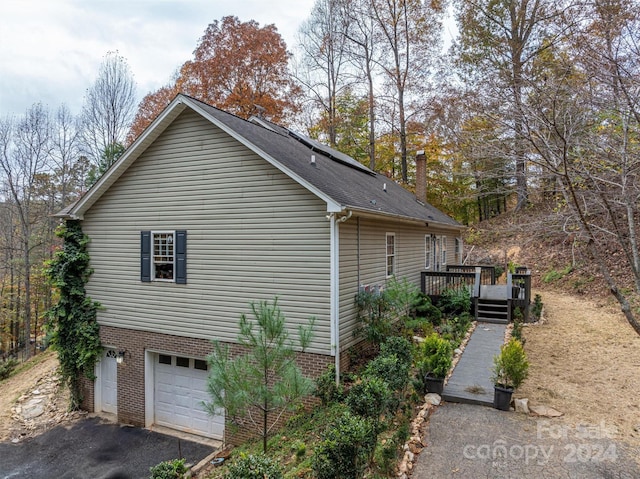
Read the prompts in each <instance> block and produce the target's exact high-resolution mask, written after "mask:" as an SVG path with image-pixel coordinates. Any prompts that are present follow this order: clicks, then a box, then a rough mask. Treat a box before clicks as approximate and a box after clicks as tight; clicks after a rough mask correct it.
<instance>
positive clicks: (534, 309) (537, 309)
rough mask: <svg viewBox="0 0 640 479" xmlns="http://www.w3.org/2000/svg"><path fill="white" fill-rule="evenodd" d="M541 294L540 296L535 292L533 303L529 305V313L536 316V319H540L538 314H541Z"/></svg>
mask: <svg viewBox="0 0 640 479" xmlns="http://www.w3.org/2000/svg"><path fill="white" fill-rule="evenodd" d="M542 307H543V304H542V296H540V295H539V294H536V295H535V297H534V298H533V305H532V306H531V314H532V315H533V316H534V317H535V318H536V319H540V316H541V315H542Z"/></svg>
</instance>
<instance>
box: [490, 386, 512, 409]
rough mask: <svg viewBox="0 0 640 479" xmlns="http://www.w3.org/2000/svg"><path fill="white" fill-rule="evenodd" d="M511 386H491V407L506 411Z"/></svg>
mask: <svg viewBox="0 0 640 479" xmlns="http://www.w3.org/2000/svg"><path fill="white" fill-rule="evenodd" d="M512 394H513V389H512V388H503V387H501V386H494V387H493V407H494V408H496V409H499V410H500V411H508V410H509V408H510V407H511V395H512Z"/></svg>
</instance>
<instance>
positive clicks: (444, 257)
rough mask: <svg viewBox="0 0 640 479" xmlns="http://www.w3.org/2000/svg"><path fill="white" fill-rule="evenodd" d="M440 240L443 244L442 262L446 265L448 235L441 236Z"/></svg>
mask: <svg viewBox="0 0 640 479" xmlns="http://www.w3.org/2000/svg"><path fill="white" fill-rule="evenodd" d="M440 241H441V244H442V259H441V262H442V263H441V264H442V266H443V267H444V266H445V265H446V264H447V237H446V236H441V237H440Z"/></svg>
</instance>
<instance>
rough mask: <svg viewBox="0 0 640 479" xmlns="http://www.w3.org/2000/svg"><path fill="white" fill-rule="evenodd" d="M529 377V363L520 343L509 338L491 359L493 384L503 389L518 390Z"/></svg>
mask: <svg viewBox="0 0 640 479" xmlns="http://www.w3.org/2000/svg"><path fill="white" fill-rule="evenodd" d="M528 375H529V362H528V361H527V356H526V354H525V352H524V348H523V347H522V343H520V341H518V340H517V339H515V338H511V339H510V340H509V342H508V343H507V344H504V345H503V346H502V348H500V354H497V355H495V356H494V357H493V376H492V380H493V383H494V384H495V385H497V386H501V387H504V388H513V389H518V387H519V386H520V385H521V384H522V382H523V381H524V380H525V379H527V376H528Z"/></svg>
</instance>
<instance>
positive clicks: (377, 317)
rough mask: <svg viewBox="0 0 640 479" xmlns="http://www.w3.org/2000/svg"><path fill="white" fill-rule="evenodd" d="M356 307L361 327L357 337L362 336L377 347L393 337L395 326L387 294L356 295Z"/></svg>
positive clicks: (358, 329)
mask: <svg viewBox="0 0 640 479" xmlns="http://www.w3.org/2000/svg"><path fill="white" fill-rule="evenodd" d="M356 307H357V309H358V323H359V326H358V328H357V329H356V331H355V332H354V334H355V335H358V334H362V335H363V336H364V338H365V339H366V340H367V341H370V342H372V343H373V344H376V345H379V344H380V343H382V342H383V341H384V340H385V339H386V338H387V337H389V336H390V335H391V331H392V329H393V324H392V320H391V315H390V313H389V302H388V301H387V297H386V295H385V294H379V293H376V292H370V291H360V292H359V293H358V294H357V295H356Z"/></svg>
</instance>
